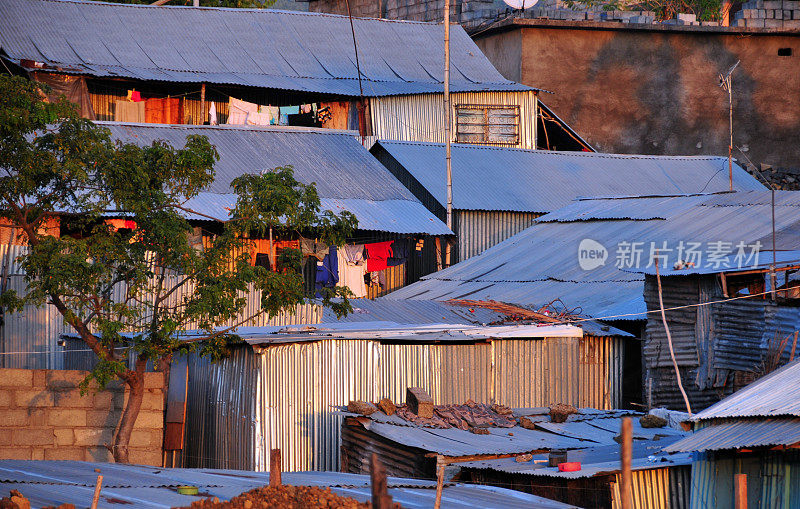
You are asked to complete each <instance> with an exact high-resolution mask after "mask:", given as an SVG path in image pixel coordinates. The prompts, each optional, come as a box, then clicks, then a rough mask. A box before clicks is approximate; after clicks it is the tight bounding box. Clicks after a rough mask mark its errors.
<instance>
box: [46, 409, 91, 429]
mask: <svg viewBox="0 0 800 509" xmlns="http://www.w3.org/2000/svg"><path fill="white" fill-rule="evenodd" d="M47 423H48V424H49V425H51V426H86V410H82V409H66V408H54V409H52V410H51V411H50V415H48V416H47Z"/></svg>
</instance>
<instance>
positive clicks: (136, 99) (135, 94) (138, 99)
mask: <svg viewBox="0 0 800 509" xmlns="http://www.w3.org/2000/svg"><path fill="white" fill-rule="evenodd" d="M131 101H133V102H135V103H138V102H142V101H144V99H142V93H141V92H139V91H138V90H134V91H133V93H132V94H131Z"/></svg>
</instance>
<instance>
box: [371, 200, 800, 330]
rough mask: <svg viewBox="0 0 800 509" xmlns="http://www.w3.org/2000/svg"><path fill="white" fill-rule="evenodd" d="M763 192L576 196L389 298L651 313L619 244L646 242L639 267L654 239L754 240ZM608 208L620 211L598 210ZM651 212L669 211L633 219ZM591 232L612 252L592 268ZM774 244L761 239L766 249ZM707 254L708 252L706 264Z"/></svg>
mask: <svg viewBox="0 0 800 509" xmlns="http://www.w3.org/2000/svg"><path fill="white" fill-rule="evenodd" d="M776 194H777V195H778V200H779V202H782V203H791V202H793V201H797V200H800V193H797V192H792V191H779V192H778V193H776ZM764 196H767V197H768V196H769V192H767V191H762V192H755V191H749V192H739V193H733V194H725V195H723V197H724V198H725V199H726V200H728V201H729V202H731V203H730V204H729V205H728V206H724V207H718V206H707V203H706V202H707V201H708V202H711V203H715V202H717V201H718V200H720V196H718V195H712V196H705V195H698V196H685V197H660V198H629V199H607V200H583V201H578V202H574V203H571V204H570V205H567V206H566V207H564V208H563V209H561V210H558V211H556V212H554V213H551V214H547V215H546V216H543V217H542V218H540V219H539V220H537V223H536V224H534V225H533V226H531V227H530V228H528V229H526V230H525V231H523V232H521V233H519V234H517V235H515V236H513V237H511V238H509V239H507V240H505V241H503V242H501V243H499V244H497V245H495V246H493V247H491V248H490V249H488V250H486V251H484V252H483V253H481V254H480V255H478V256H475V257H473V258H470V259H468V260H466V261H464V262H461V263H458V264H456V265H454V266H452V267H449V268H447V269H445V270H442V271H439V272H436V273H434V274H431V275H428V276H425V277H424V278H422V280H420V281H418V282H416V283H414V284H412V285H409V286H406V287H404V288H401V289H399V290H396V291H394V292H392V293H391V294H389V295H387V296H386V297H384V298H385V299H426V300H431V299H432V300H449V299H453V298H469V299H478V300H483V299H493V300H499V301H503V302H509V303H513V304H517V305H522V306H530V307H533V308H539V307H541V306H543V305H546V304H548V303H549V302H551V301H552V300H554V299H561V300H562V301H563V302H564V304H565V305H566V306H567V307H569V308H574V310H575V311H577V312H580V313H584V314H586V315H588V316H591V317H594V318H598V319H601V318H604V317H605V318H608V317H619V318H621V319H642V317H643V316H644V313H645V311H646V306H645V302H644V298H643V282H644V276H643V275H641V274H633V273H630V272H624V271H622V270H620V268H617V266H616V264H617V261H618V259H617V254H618V251H617V250H618V248H619V246H620V243H622V242H629V243H630V242H642V244H641V246H640V247H641V249H642V252H641V263H640V266H646V265H647V264H648V260H650V259H651V258H650V248H651V247H653V248H654V249H659V248H661V249H663V243H664V242H667V244H668V246H667V247H668V248H672V249H677V247H678V246H679V243H680V242H684V243H686V242H701V243H702V250H705V249H706V248H707V247H708V243H709V242H731V243H732V244H733V245H734V246H735V245H736V244H737V243H738V242H740V241H743V242H745V243H747V244H750V243H753V242H755V241H756V239H759V238H761V237H763V236H764V235H765V234H766V233H768V232H769V231H770V229H771V225H770V214H771V212H770V207H769V206H768V205H758V204H752V203H753V202H759V201H762V202H763V197H764ZM737 200H738V201H737ZM735 203H739V205H735ZM604 209H608V210H609V211H611V212H612V213H617V212H620V213H621V214H620V215H619V217H620V219H607V220H597V219H594V217H596V216H598V215H600V214H598V212H600V213H602V212H603V210H604ZM644 216H649V217H660V218H664V219H648V220H632V219H625V218H626V217H644ZM775 219H776V225H777V229H778V230H782V229H785V228H788V227H790V226H791V225H795V224H797V223H800V215H798V214H797V209H796V207H795V206H788V205H787V206H781V207H777V208H776V216H775ZM584 239H592V240H594V241H596V242H598V243H600V244H601V245H602V246H604V247H605V248H606V250H607V252H608V258H607V259H606V261H605V264H604V265H602V266H599V267H597V268H595V269H593V270H583V269H582V268H581V267H580V265H579V263H578V248H579V245H580V243H581V241H583V240H584ZM798 247H800V246H798V241H797V238H793V237H790V236H785V237H778V249H779V250H784V249H785V250H795V249H798ZM770 248H771V246H769V245H762V249H770ZM662 253H663V251H662ZM671 256H672V259H671V260H668V261H669V265H672V264H673V263H674V262H675V261H676V260H675V258H676V257H677V252H673V253H672V254H671ZM707 262H708V260H707V258H706V257H705V255H703V259H702V263H703V264H704V265H705V264H706V263H707ZM626 268H627V267H626ZM626 315H629V316H626Z"/></svg>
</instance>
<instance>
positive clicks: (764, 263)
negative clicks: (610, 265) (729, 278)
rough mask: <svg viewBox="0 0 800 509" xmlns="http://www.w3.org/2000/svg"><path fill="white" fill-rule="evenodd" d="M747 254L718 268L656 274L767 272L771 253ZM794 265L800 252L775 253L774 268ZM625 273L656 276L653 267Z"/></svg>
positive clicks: (662, 269)
mask: <svg viewBox="0 0 800 509" xmlns="http://www.w3.org/2000/svg"><path fill="white" fill-rule="evenodd" d="M748 254H749V250H747V251H745V253H744V255H745V256H744V257H742V258H739V259H738V260H737V259H736V258H735V257H730V258H728V259H726V260H723V261H721V263H720V264H719V266H699V267H697V266H695V267H687V268H684V269H676V268H674V266H672V267H659V268H658V272H659V274H660V275H662V276H691V275H697V274H716V273H718V272H731V273H736V272H737V271H749V270H768V269H769V268H770V266H771V265H772V251H759V252H758V256H757V257H753V258H752V259H750V260H748V259H747V255H748ZM796 265H800V250H794V251H776V252H775V268H777V269H785V268H786V267H793V266H796ZM625 271H626V272H633V273H637V274H648V275H651V276H655V275H656V267H655V265H654V266H652V267H648V268H644V269H626V270H625Z"/></svg>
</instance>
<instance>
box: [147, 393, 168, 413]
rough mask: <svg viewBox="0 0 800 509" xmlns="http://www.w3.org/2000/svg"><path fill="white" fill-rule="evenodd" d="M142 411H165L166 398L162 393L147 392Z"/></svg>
mask: <svg viewBox="0 0 800 509" xmlns="http://www.w3.org/2000/svg"><path fill="white" fill-rule="evenodd" d="M142 410H156V411H161V410H164V396H163V394H162V393H161V391H154V392H151V391H147V392H145V393H144V398H143V399H142Z"/></svg>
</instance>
